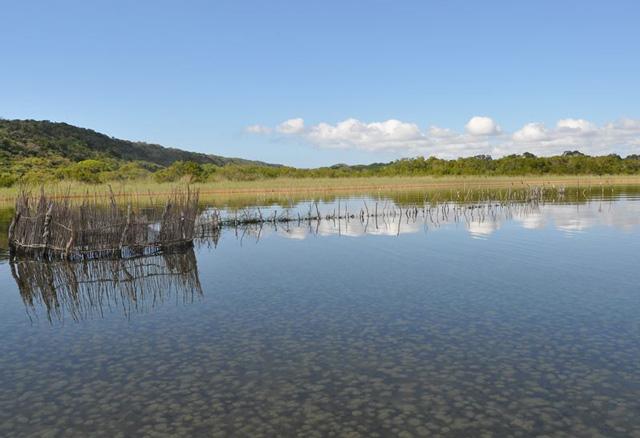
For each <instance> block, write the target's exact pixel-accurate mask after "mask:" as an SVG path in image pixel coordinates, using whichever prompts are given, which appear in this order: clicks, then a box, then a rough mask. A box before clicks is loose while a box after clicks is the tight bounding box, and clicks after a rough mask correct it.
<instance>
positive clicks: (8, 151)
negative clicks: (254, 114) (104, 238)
mask: <svg viewBox="0 0 640 438" xmlns="http://www.w3.org/2000/svg"><path fill="white" fill-rule="evenodd" d="M25 157H62V158H66V159H68V160H71V161H76V162H77V161H82V160H87V159H96V158H112V159H117V160H122V161H143V162H147V163H152V164H156V165H159V166H169V165H171V164H172V163H174V162H176V161H193V162H195V163H198V164H213V165H216V166H224V165H226V164H254V165H263V166H273V165H271V164H267V163H263V162H258V161H250V160H243V159H241V158H227V157H221V156H218V155H210V154H202V153H197V152H188V151H184V150H181V149H175V148H168V147H164V146H161V145H158V144H150V143H143V142H133V141H128V140H120V139H117V138H113V137H109V136H107V135H104V134H101V133H99V132H96V131H93V130H91V129H85V128H79V127H77V126H73V125H69V124H67V123H54V122H49V121H38V120H3V119H0V160H2V161H5V160H7V159H8V160H13V159H19V158H25Z"/></svg>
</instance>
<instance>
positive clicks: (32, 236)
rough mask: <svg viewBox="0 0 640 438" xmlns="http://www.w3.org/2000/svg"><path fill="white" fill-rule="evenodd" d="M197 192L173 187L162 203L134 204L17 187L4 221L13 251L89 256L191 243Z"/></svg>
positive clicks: (139, 252) (120, 254) (132, 253)
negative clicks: (7, 222) (10, 217)
mask: <svg viewBox="0 0 640 438" xmlns="http://www.w3.org/2000/svg"><path fill="white" fill-rule="evenodd" d="M197 214H198V192H197V191H192V190H190V189H186V190H184V191H174V192H173V193H172V194H171V195H170V196H169V197H168V198H166V200H165V202H164V203H163V204H156V203H152V204H139V203H136V202H135V201H134V200H129V201H128V202H127V201H126V200H125V201H123V200H118V202H116V198H115V196H112V197H111V199H110V200H109V202H107V203H105V202H104V198H100V197H98V196H91V195H89V194H87V195H86V196H85V197H83V198H82V199H81V200H80V201H79V202H78V200H75V199H73V200H72V199H69V198H63V199H60V198H58V199H51V198H49V197H48V196H47V195H46V194H45V193H44V191H41V192H40V194H39V195H36V196H32V195H31V194H29V193H22V194H21V195H20V196H19V197H18V198H17V200H16V209H15V216H14V218H13V220H12V222H11V225H10V226H9V248H10V250H11V252H12V253H14V254H19V255H27V256H32V257H36V258H44V259H54V258H65V259H91V258H103V257H131V256H136V255H149V254H155V253H158V252H160V251H163V250H166V249H169V248H173V247H176V246H190V245H191V243H192V241H193V235H194V225H195V221H196V216H197Z"/></svg>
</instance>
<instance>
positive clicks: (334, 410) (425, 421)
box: [0, 196, 640, 437]
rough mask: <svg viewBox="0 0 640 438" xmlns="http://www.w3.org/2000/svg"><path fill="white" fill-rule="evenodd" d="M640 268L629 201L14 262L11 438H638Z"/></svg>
mask: <svg viewBox="0 0 640 438" xmlns="http://www.w3.org/2000/svg"><path fill="white" fill-rule="evenodd" d="M363 201H366V202H367V203H368V207H369V208H371V207H372V205H374V202H375V201H374V200H373V199H368V198H367V199H364V200H363V199H362V198H351V199H341V200H340V203H341V208H345V207H346V208H348V209H349V210H350V211H356V210H358V209H360V208H363ZM378 202H379V203H380V205H383V203H384V202H385V200H384V199H381V200H378ZM386 202H387V206H389V205H392V204H391V203H392V201H391V200H387V201H386ZM311 205H313V204H312V203H304V202H303V203H301V204H300V205H297V206H295V208H294V209H293V210H292V211H302V212H304V211H305V209H308V208H309V207H310V206H311ZM319 206H320V209H321V210H323V211H330V210H332V209H334V208H336V204H335V203H322V202H321V203H320V204H319ZM272 208H273V209H275V208H281V207H280V206H278V207H272ZM381 208H382V207H381ZM263 209H264V211H265V212H266V211H268V210H269V209H268V206H263ZM639 250H640V199H638V198H637V197H635V196H620V197H615V198H609V199H603V200H599V199H594V200H591V201H582V202H580V203H566V202H565V203H546V204H542V205H535V206H526V207H521V208H513V209H510V210H509V211H504V210H501V211H500V212H499V213H498V214H485V215H480V214H478V212H476V213H474V215H473V216H472V213H471V212H469V213H468V214H465V215H464V216H461V217H458V218H457V219H454V218H452V217H447V218H442V219H441V218H435V219H433V220H432V219H431V218H418V219H417V220H409V219H408V218H405V217H403V218H402V220H397V218H390V217H389V218H385V219H384V220H381V221H379V222H378V223H374V221H371V220H370V221H369V223H361V222H360V221H358V220H351V221H337V222H333V221H323V222H322V223H320V224H317V225H316V226H309V225H308V224H304V223H303V224H301V225H297V224H295V223H293V224H290V225H289V226H285V227H280V226H279V227H278V228H277V229H276V228H274V227H269V226H266V227H262V228H261V229H245V230H237V231H236V230H232V229H229V230H226V231H225V232H223V234H222V235H221V236H220V239H219V240H218V241H217V244H216V245H214V244H213V243H212V242H211V241H201V242H197V244H196V247H195V249H194V251H193V252H188V253H186V254H169V255H166V256H157V257H153V258H148V259H141V260H138V261H125V262H114V261H111V262H88V263H85V264H80V265H78V264H76V265H71V266H69V265H68V264H65V263H58V264H44V263H27V262H21V263H17V264H13V265H12V264H10V263H8V261H6V259H5V260H4V261H0V284H1V285H2V286H1V288H0V290H1V292H0V333H1V334H2V342H0V436H3V437H13V436H16V437H18V436H19V437H23V436H65V437H67V436H88V435H91V436H109V437H112V436H123V437H124V436H142V435H148V436H176V435H182V436H192V435H194V434H206V435H213V436H229V435H244V436H278V435H280V436H281V435H299V436H325V435H332V434H333V435H336V436H338V435H339V436H407V437H408V436H439V435H440V436H483V435H486V436H536V435H544V434H546V435H553V436H640V316H639V315H640V286H638V285H639V284H640V270H638V264H639V262H640V256H639ZM15 278H17V279H18V281H16V280H15ZM70 279H75V281H73V282H72V281H71V280H70ZM71 283H73V285H75V286H76V287H75V288H74V287H73V285H72V284H71ZM74 297H75V299H74Z"/></svg>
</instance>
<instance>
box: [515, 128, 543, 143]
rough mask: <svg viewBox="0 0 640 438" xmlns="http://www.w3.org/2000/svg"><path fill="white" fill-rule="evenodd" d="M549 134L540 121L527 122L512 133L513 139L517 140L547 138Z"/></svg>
mask: <svg viewBox="0 0 640 438" xmlns="http://www.w3.org/2000/svg"><path fill="white" fill-rule="evenodd" d="M548 138H549V135H548V134H547V130H546V128H545V127H544V124H542V123H527V124H526V125H524V126H523V127H522V128H520V129H519V130H518V131H516V132H514V133H513V139H514V140H515V141H519V142H527V141H542V140H547V139H548Z"/></svg>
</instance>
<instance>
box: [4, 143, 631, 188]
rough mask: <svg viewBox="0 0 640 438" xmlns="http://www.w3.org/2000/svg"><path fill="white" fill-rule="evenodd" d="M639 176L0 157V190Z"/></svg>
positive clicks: (496, 164)
mask: <svg viewBox="0 0 640 438" xmlns="http://www.w3.org/2000/svg"><path fill="white" fill-rule="evenodd" d="M634 174H635V175H637V174H640V155H629V156H627V157H625V158H622V157H621V156H619V155H615V154H611V155H605V156H588V155H585V154H582V153H580V152H578V151H567V152H565V153H563V154H562V155H557V156H551V157H538V156H535V155H533V154H530V153H524V154H521V155H508V156H505V157H501V158H497V159H493V158H492V157H490V156H488V155H478V156H475V157H467V158H458V159H452V160H445V159H440V158H436V157H429V158H425V157H416V158H404V159H400V160H396V161H392V162H389V163H374V164H369V165H354V166H350V165H346V164H337V165H334V166H329V167H320V168H313V169H301V168H295V167H287V166H280V167H274V166H263V165H255V164H227V165H224V166H220V165H216V164H211V163H198V162H193V161H176V162H174V163H172V164H171V165H169V166H161V165H157V164H152V163H148V162H143V161H123V160H118V159H114V158H107V157H105V158H99V157H98V158H92V159H86V160H80V161H71V160H69V159H67V158H63V157H61V156H55V155H54V156H44V157H35V156H29V157H20V158H17V159H16V158H15V157H13V158H10V157H8V156H5V157H2V156H0V187H11V186H13V185H16V184H20V183H32V184H35V183H37V184H44V183H47V182H54V181H80V182H84V183H92V184H100V183H105V182H111V181H136V180H152V181H155V182H158V183H162V182H175V181H180V180H188V181H190V182H202V183H204V182H216V181H255V180H264V179H274V178H341V177H375V176H385V177H391V176H427V175H431V176H527V175H634Z"/></svg>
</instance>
